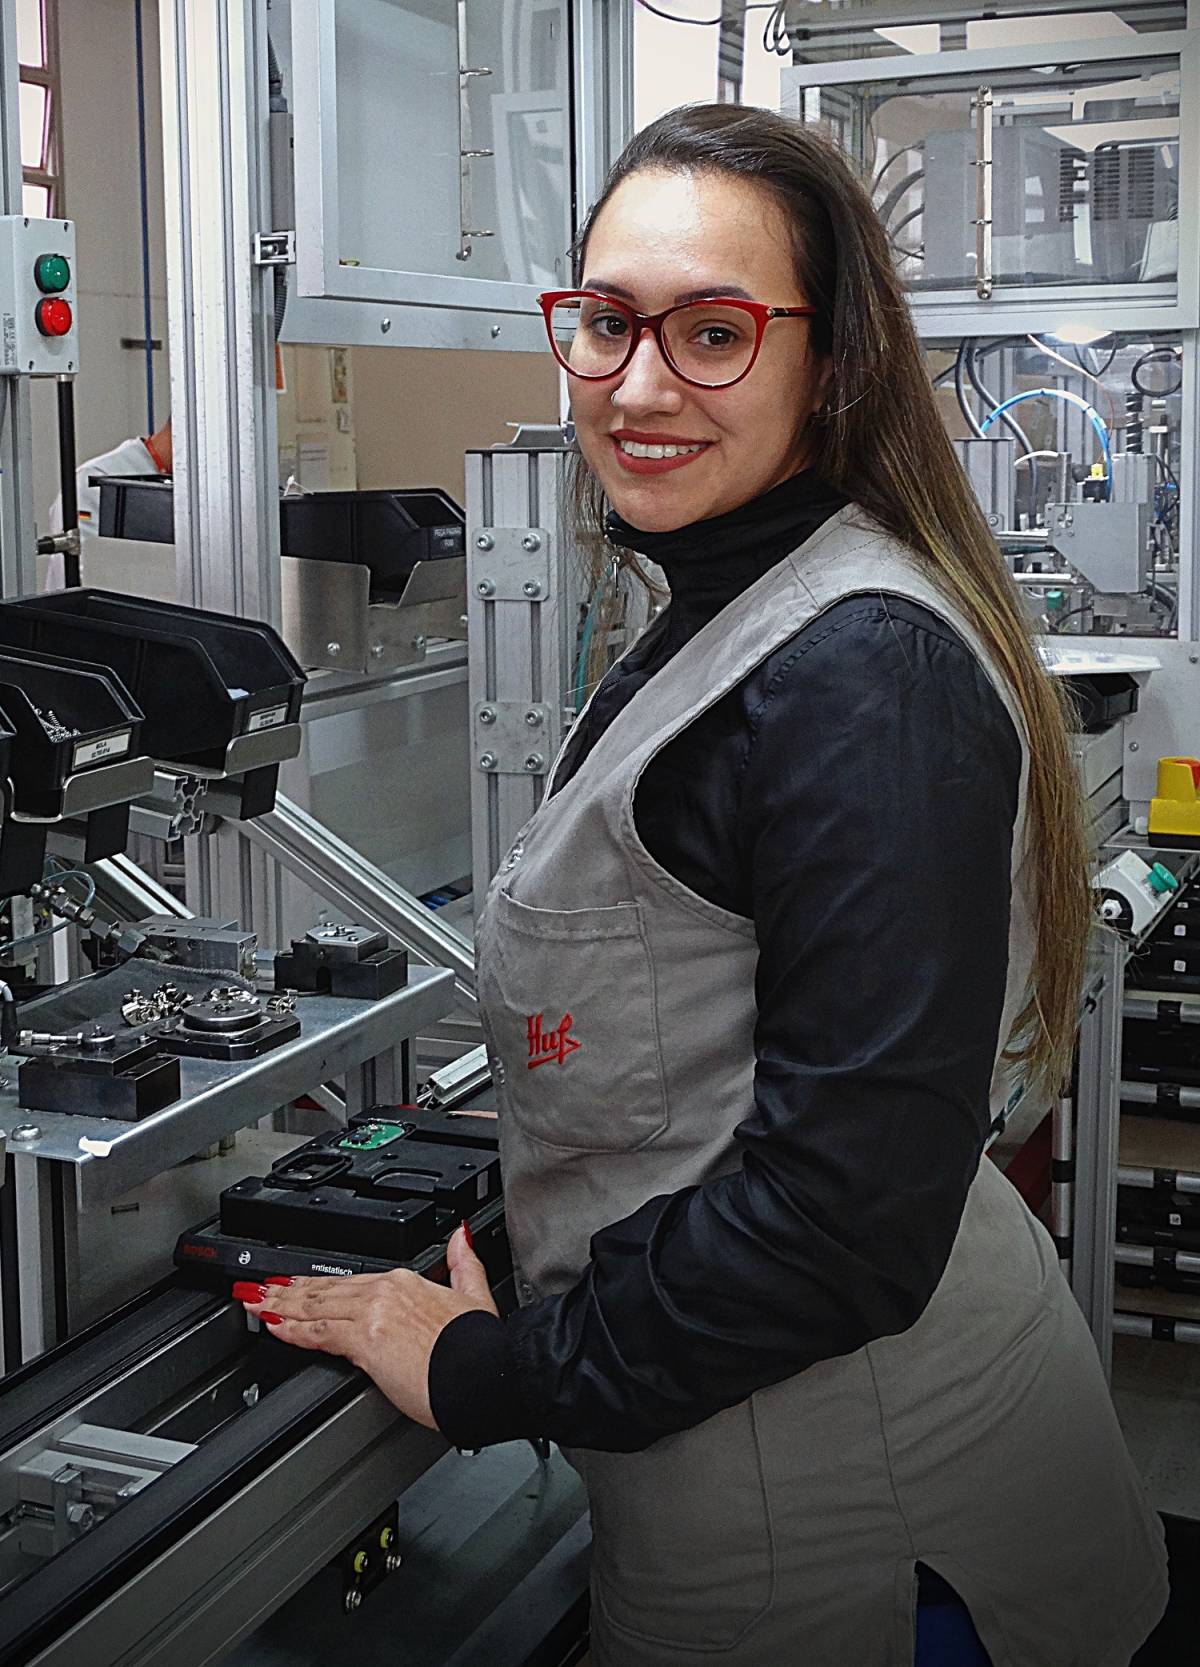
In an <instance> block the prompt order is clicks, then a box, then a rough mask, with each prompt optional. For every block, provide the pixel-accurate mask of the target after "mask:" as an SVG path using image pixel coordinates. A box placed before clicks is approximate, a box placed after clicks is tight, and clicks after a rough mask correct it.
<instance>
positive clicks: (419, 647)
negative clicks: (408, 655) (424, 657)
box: [412, 637, 425, 654]
mask: <svg viewBox="0 0 1200 1667" xmlns="http://www.w3.org/2000/svg"><path fill="white" fill-rule="evenodd" d="M412 645H413V647H414V648H415V649H416V651H417V653H418V654H423V653H424V652H425V638H424V637H414V638H413V640H412Z"/></svg>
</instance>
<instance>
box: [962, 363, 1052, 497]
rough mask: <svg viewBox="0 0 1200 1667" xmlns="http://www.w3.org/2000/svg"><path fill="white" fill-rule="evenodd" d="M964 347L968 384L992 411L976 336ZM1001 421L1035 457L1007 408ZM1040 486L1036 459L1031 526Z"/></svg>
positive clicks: (1032, 467) (1031, 467)
mask: <svg viewBox="0 0 1200 1667" xmlns="http://www.w3.org/2000/svg"><path fill="white" fill-rule="evenodd" d="M964 345H965V348H966V355H965V360H964V362H965V364H966V368H967V380H968V382H970V384H971V386H972V387H973V388H974V390H975V392H976V393H977V394H978V395H979V397H980V399H981V400H982V401H983V403H984V405H985V406H987V407H988V409H989V410H990V409H992V408H993V407H995V406H996V396H995V395H994V394H993V393H992V392H991V390H990V389H989V388H986V387H985V386H984V383H983V378H982V377H981V376H980V374H979V368H978V366H977V365H976V363H975V348H976V342H975V337H974V336H968V337H967V338H966V341H965V343H964ZM1006 404H1007V402H1006ZM1000 420H1001V421H1002V422H1003V424H1004V426H1005V428H1007V430H1008V432H1009V433H1010V434H1011V435H1012V437H1013V439H1014V440H1015V441H1016V442H1017V444H1018V445H1019V446H1020V448H1021V450H1022V451H1023V452H1024V454H1025V456H1026V457H1032V456H1033V451H1034V446H1033V442H1032V440H1030V438H1029V436H1028V434H1026V432H1025V430H1024V429H1023V428H1022V427H1021V425H1020V423H1019V422H1018V421H1017V419H1016V418H1015V417H1010V416H1009V415H1008V412H1007V408H1006V409H1005V411H1004V412H1003V414H1002V416H1001V419H1000ZM987 426H988V425H987V422H986V421H985V422H984V423H983V424H982V427H981V432H985V431H986V429H987ZM1038 486H1039V470H1038V466H1037V460H1036V459H1034V461H1033V462H1032V463H1031V464H1030V465H1029V501H1028V512H1029V525H1030V526H1033V524H1034V522H1035V521H1036V520H1037V504H1038Z"/></svg>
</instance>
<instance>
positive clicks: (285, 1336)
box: [258, 1310, 360, 1360]
mask: <svg viewBox="0 0 1200 1667" xmlns="http://www.w3.org/2000/svg"><path fill="white" fill-rule="evenodd" d="M258 1317H259V1319H260V1320H261V1321H262V1323H263V1324H264V1325H265V1326H266V1327H267V1329H268V1331H269V1332H270V1333H271V1336H272V1337H278V1338H279V1339H280V1341H281V1342H284V1343H290V1344H291V1345H292V1347H293V1348H297V1349H315V1350H318V1351H319V1352H320V1353H321V1354H340V1355H345V1356H346V1357H347V1358H348V1359H350V1360H353V1359H354V1358H355V1350H356V1346H357V1344H358V1342H359V1340H360V1328H359V1327H358V1326H357V1325H356V1324H355V1322H354V1321H353V1320H330V1319H319V1318H318V1319H313V1320H301V1319H289V1318H287V1317H286V1316H284V1315H282V1314H273V1313H271V1312H270V1311H269V1310H268V1311H264V1312H262V1313H260V1314H259V1316H258Z"/></svg>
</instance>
